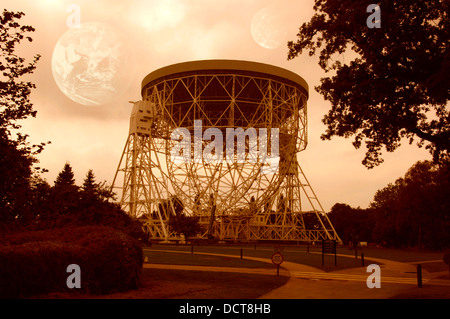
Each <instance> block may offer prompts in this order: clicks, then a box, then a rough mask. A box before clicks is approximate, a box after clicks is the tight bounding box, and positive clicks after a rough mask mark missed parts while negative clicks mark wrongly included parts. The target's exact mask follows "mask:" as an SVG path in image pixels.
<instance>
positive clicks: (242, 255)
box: [241, 248, 243, 259]
mask: <svg viewBox="0 0 450 319" xmlns="http://www.w3.org/2000/svg"><path fill="white" fill-rule="evenodd" d="M242 256H243V254H242V248H241V259H242Z"/></svg>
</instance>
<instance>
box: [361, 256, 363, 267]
mask: <svg viewBox="0 0 450 319" xmlns="http://www.w3.org/2000/svg"><path fill="white" fill-rule="evenodd" d="M361 266H363V267H364V253H361Z"/></svg>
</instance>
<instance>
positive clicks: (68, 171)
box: [51, 163, 80, 215]
mask: <svg viewBox="0 0 450 319" xmlns="http://www.w3.org/2000/svg"><path fill="white" fill-rule="evenodd" d="M51 201H52V206H53V209H52V212H51V213H54V214H56V215H61V214H68V213H72V212H74V211H76V210H77V208H78V207H79V204H80V195H79V187H78V186H77V185H75V178H74V173H73V170H72V167H71V166H70V164H69V163H66V164H64V168H63V170H62V171H61V172H59V174H58V176H57V177H56V180H55V183H54V186H53V188H52V192H51Z"/></svg>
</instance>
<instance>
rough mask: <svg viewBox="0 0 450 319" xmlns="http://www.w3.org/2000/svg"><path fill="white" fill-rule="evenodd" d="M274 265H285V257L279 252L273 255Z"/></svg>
mask: <svg viewBox="0 0 450 319" xmlns="http://www.w3.org/2000/svg"><path fill="white" fill-rule="evenodd" d="M272 263H273V264H274V265H276V266H279V265H281V264H282V263H283V255H282V254H280V253H279V252H276V253H274V254H273V255H272Z"/></svg>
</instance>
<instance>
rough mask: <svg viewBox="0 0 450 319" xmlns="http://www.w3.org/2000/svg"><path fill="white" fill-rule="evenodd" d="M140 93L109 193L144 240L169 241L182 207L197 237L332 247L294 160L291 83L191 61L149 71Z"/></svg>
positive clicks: (300, 88)
mask: <svg viewBox="0 0 450 319" xmlns="http://www.w3.org/2000/svg"><path fill="white" fill-rule="evenodd" d="M141 94H142V101H138V102H134V105H133V110H132V113H131V118H130V130H129V135H128V138H127V141H126V143H125V148H124V150H123V153H122V156H121V159H120V161H119V165H118V168H117V171H116V174H115V177H114V181H113V188H114V189H115V190H118V191H119V192H118V193H119V196H120V205H121V206H122V208H123V209H124V210H125V211H127V213H128V214H130V215H131V216H133V217H137V218H141V219H142V220H143V222H144V225H145V229H146V231H147V232H148V234H149V237H150V238H151V239H154V240H166V241H167V240H171V239H177V235H176V234H175V233H174V232H173V231H172V230H171V229H170V227H169V219H170V218H171V217H172V216H175V215H176V214H179V213H180V212H179V210H180V209H181V210H182V213H183V214H186V215H190V216H197V217H199V221H200V224H201V225H202V226H203V231H202V233H201V234H198V235H197V236H198V237H199V238H216V239H219V240H222V241H226V240H233V241H251V240H261V241H262V240H283V241H289V240H291V241H308V242H309V241H316V240H323V239H334V240H337V241H338V242H340V239H339V237H338V235H337V233H336V232H335V230H334V228H333V226H332V224H331V222H330V221H329V219H328V217H327V215H326V214H325V212H324V211H323V208H322V206H321V204H320V202H319V200H318V199H317V196H316V195H315V193H314V191H313V189H312V187H311V186H310V184H309V182H308V180H307V179H306V176H305V175H304V173H303V171H302V169H301V167H300V165H299V162H298V161H297V153H298V152H300V151H303V150H304V149H305V148H306V145H307V99H308V85H307V83H306V82H305V80H304V79H303V78H301V77H300V76H299V75H297V74H295V73H293V72H290V71H288V70H285V69H282V68H279V67H275V66H272V65H268V64H262V63H256V62H249V61H238V60H204V61H193V62H185V63H179V64H174V65H169V66H166V67H163V68H161V69H158V70H156V71H154V72H152V73H150V74H149V75H147V76H146V77H145V78H144V79H143V81H142V87H141ZM175 206H177V207H178V209H177V208H176V207H175Z"/></svg>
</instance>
